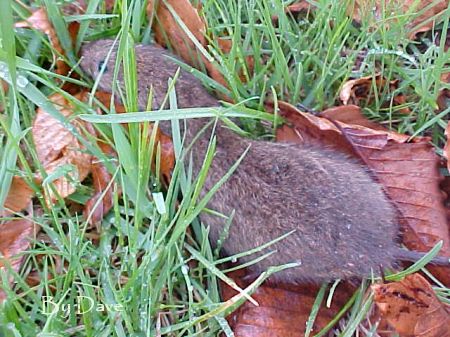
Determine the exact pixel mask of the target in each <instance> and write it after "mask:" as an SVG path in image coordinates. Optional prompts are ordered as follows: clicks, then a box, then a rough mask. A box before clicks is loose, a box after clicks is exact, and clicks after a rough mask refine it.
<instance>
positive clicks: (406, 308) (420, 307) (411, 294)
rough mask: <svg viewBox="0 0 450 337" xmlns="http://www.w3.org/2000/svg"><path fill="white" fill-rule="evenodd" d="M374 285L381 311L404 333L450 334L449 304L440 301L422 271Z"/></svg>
mask: <svg viewBox="0 0 450 337" xmlns="http://www.w3.org/2000/svg"><path fill="white" fill-rule="evenodd" d="M372 289H373V291H374V293H375V303H376V305H377V306H378V308H379V309H380V311H381V313H382V315H383V316H384V317H385V318H386V319H387V320H388V321H389V323H390V324H391V325H392V326H393V327H394V328H395V329H396V331H397V332H398V333H399V334H400V335H401V336H405V337H407V336H411V337H450V314H449V312H448V311H447V310H448V309H450V307H448V306H447V308H446V307H445V305H444V303H442V302H440V301H439V299H438V298H437V297H436V294H435V293H434V291H433V289H432V288H431V285H430V284H429V283H428V281H427V280H426V279H425V278H424V277H422V276H421V275H420V274H412V275H409V276H407V277H405V278H404V279H403V280H402V281H399V282H394V283H388V284H381V285H373V286H372ZM446 309H447V310H446Z"/></svg>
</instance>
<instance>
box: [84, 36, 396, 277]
mask: <svg viewBox="0 0 450 337" xmlns="http://www.w3.org/2000/svg"><path fill="white" fill-rule="evenodd" d="M111 46H112V41H109V40H102V41H96V42H94V43H90V44H88V45H87V46H85V47H84V48H83V57H84V58H83V60H82V62H81V65H82V68H83V69H84V71H86V72H87V73H89V74H90V75H91V76H92V77H94V78H95V77H96V76H97V75H98V73H99V72H100V68H101V64H102V63H103V62H104V61H105V59H106V57H107V54H108V51H109V50H110V48H111ZM166 55H170V53H168V52H167V51H165V50H164V49H162V48H159V47H156V46H142V45H139V46H137V47H136V62H137V69H138V81H139V106H140V108H141V109H145V106H146V103H147V97H148V90H149V88H150V87H151V86H153V95H154V100H153V102H154V104H153V108H154V109H157V108H159V107H160V104H161V102H162V100H163V99H164V97H165V95H166V92H167V82H168V79H169V77H173V76H174V74H175V72H176V71H177V69H178V66H177V65H176V64H175V63H173V61H171V60H170V59H169V58H167V56H166ZM170 56H172V55H170ZM172 57H173V56H172ZM114 62H115V53H112V56H111V58H110V60H109V61H108V63H107V66H106V69H105V72H104V74H103V77H102V79H101V81H100V88H101V89H102V90H105V91H111V82H112V75H113V68H114ZM176 93H177V102H178V106H179V107H184V108H185V107H204V106H215V105H218V101H217V100H216V99H214V98H213V97H212V96H211V95H210V94H209V93H208V92H207V91H206V90H205V89H204V88H203V87H202V85H201V83H200V82H199V81H198V80H197V79H196V78H195V77H194V76H193V75H191V74H190V73H188V72H185V71H181V74H180V77H179V78H178V80H177V83H176ZM207 122H208V120H206V119H196V120H194V119H191V120H189V121H188V124H187V130H186V138H187V139H188V141H189V140H192V139H193V136H194V135H196V134H197V132H198V131H199V130H200V129H201V128H202V127H203V126H204V125H205V123H207ZM216 136H217V151H216V154H215V157H214V160H213V162H212V166H211V168H210V170H209V175H208V177H207V179H206V182H205V185H204V190H205V191H207V190H210V189H211V188H212V187H213V186H214V185H215V183H216V182H217V181H218V180H219V179H220V178H221V177H222V176H223V175H224V174H225V173H226V172H227V171H228V169H229V168H230V167H231V166H232V165H233V164H234V163H235V161H236V160H237V159H238V158H239V156H240V155H241V154H242V153H243V152H244V150H245V149H246V148H247V147H248V146H249V145H251V146H250V149H249V152H248V153H247V155H246V157H245V158H244V160H243V161H242V163H241V164H240V166H239V167H238V168H237V170H236V171H235V173H234V174H233V175H232V176H231V178H230V179H229V180H228V181H227V182H226V184H225V185H224V186H222V187H221V188H220V189H219V191H218V192H217V193H216V194H215V196H214V197H213V199H212V200H211V202H210V203H209V205H208V208H210V209H213V210H215V211H218V212H220V213H222V214H224V215H227V216H229V215H230V214H231V213H232V211H233V210H235V216H234V220H233V224H232V225H231V228H230V232H229V236H228V238H227V239H226V240H225V242H224V244H223V250H224V253H225V254H227V255H232V254H236V253H239V252H244V251H247V250H250V249H252V248H255V247H257V246H259V245H262V244H264V243H267V242H269V241H271V240H274V239H276V238H278V237H280V236H282V235H284V234H286V233H288V232H290V231H292V230H295V232H294V233H293V234H291V235H289V236H288V237H286V238H285V239H283V240H282V241H279V242H277V243H276V244H274V245H272V246H270V247H269V250H276V251H277V252H276V253H274V254H272V255H270V256H269V257H268V258H266V259H264V260H263V261H261V262H259V263H258V264H257V265H256V266H253V267H252V270H253V271H254V272H255V273H257V272H260V271H263V270H265V269H266V268H267V267H269V266H274V265H280V264H285V263H289V262H298V263H299V264H300V266H299V267H295V268H292V269H287V270H285V271H282V272H280V273H277V274H276V275H275V277H274V279H276V280H278V281H280V280H281V281H288V282H303V281H313V282H320V281H325V280H331V279H337V278H351V277H364V276H370V274H371V272H372V271H373V272H375V273H377V272H378V271H379V268H380V266H383V267H393V266H394V265H395V260H396V255H398V251H399V249H400V248H399V247H398V245H397V244H396V239H397V236H398V232H399V230H398V227H397V222H396V215H395V211H394V208H393V207H392V205H391V204H390V202H389V201H388V200H387V198H386V196H385V195H384V193H383V191H382V189H381V187H380V185H378V184H377V183H375V182H374V181H373V180H372V179H371V177H370V176H369V174H368V173H367V171H366V170H365V169H364V168H363V167H361V166H360V165H359V164H357V163H355V162H354V161H352V160H350V159H348V158H347V157H346V156H344V155H342V154H340V153H338V152H335V151H331V150H324V149H318V148H302V147H299V146H298V145H290V144H281V143H272V142H264V141H254V140H249V139H244V138H240V137H238V136H237V135H236V134H234V133H233V132H231V131H230V130H228V129H227V128H226V127H224V126H223V125H221V124H220V123H219V125H218V127H217V130H216ZM208 142H209V135H204V136H201V137H199V139H198V140H197V142H196V143H195V145H194V147H193V150H192V151H193V160H194V171H195V173H197V172H198V171H199V169H200V167H201V165H202V162H203V158H204V154H205V151H206V147H207V144H208ZM201 220H202V222H203V223H204V224H205V225H206V226H210V239H211V240H212V241H211V242H212V244H215V243H216V242H217V239H218V238H219V236H220V234H221V233H222V231H223V228H224V225H225V223H226V220H225V219H223V218H221V217H217V216H213V215H209V214H206V213H204V214H202V215H201ZM265 252H267V250H266V251H265ZM253 258H255V256H254V255H252V256H250V257H245V258H242V260H241V261H242V262H246V261H248V260H250V259H253Z"/></svg>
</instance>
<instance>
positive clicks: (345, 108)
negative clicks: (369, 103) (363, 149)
mask: <svg viewBox="0 0 450 337" xmlns="http://www.w3.org/2000/svg"><path fill="white" fill-rule="evenodd" d="M319 116H320V117H325V118H327V119H332V120H336V121H339V122H343V123H346V124H353V125H361V126H364V127H366V128H370V129H374V130H383V131H387V129H386V128H385V127H384V126H382V125H380V124H378V123H375V122H372V121H370V120H368V119H367V117H366V116H364V115H363V114H362V111H361V108H360V107H359V106H356V105H341V106H336V107H332V108H329V109H326V110H324V111H322V112H321V113H320V114H319Z"/></svg>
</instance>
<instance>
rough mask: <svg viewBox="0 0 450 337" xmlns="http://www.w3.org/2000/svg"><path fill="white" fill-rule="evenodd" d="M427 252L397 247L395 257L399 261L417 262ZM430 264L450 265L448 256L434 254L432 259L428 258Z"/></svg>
mask: <svg viewBox="0 0 450 337" xmlns="http://www.w3.org/2000/svg"><path fill="white" fill-rule="evenodd" d="M427 254H428V253H426V252H416V251H414V250H406V249H401V248H399V249H398V250H397V251H396V252H395V257H396V259H398V260H400V261H409V262H417V261H419V260H420V259H421V258H423V257H424V256H425V255H427ZM429 263H431V264H434V265H437V266H447V267H450V256H448V257H446V256H435V257H434V258H433V259H432V260H430V262H429Z"/></svg>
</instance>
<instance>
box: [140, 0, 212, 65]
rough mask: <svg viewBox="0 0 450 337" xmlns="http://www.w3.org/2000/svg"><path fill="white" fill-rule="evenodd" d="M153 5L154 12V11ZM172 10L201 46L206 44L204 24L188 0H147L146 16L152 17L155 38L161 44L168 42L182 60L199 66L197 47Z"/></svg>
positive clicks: (164, 44) (165, 44)
mask: <svg viewBox="0 0 450 337" xmlns="http://www.w3.org/2000/svg"><path fill="white" fill-rule="evenodd" d="M166 4H167V5H166ZM155 6H156V12H155V13H154V12H153V11H154V8H155ZM168 6H169V7H168ZM173 11H174V12H175V13H177V14H178V16H179V18H180V19H181V20H182V21H183V23H184V24H185V25H186V27H187V28H188V29H189V31H190V32H191V33H192V34H193V35H194V37H195V38H196V39H197V41H198V42H199V43H200V44H201V45H202V46H205V45H206V39H205V32H206V25H205V23H204V21H203V20H202V19H201V18H200V16H199V15H198V12H197V9H196V8H195V7H193V6H192V4H191V3H190V2H189V0H166V1H162V0H161V1H157V2H156V3H155V1H154V0H150V1H149V2H148V5H147V14H148V17H149V18H151V17H154V20H153V31H154V32H155V40H156V42H157V43H158V44H160V45H161V46H167V44H170V46H171V47H172V48H173V50H174V51H175V53H176V54H178V55H179V56H181V57H182V58H183V60H185V61H186V62H188V63H189V64H190V65H192V66H195V67H199V65H200V63H199V58H198V55H197V47H196V46H195V43H194V42H193V41H192V40H191V39H190V38H189V36H188V35H187V34H186V33H185V31H184V29H183V28H182V27H181V26H180V25H179V24H178V22H177V19H175V17H174V16H173V14H172V12H173ZM153 15H154V16H153Z"/></svg>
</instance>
